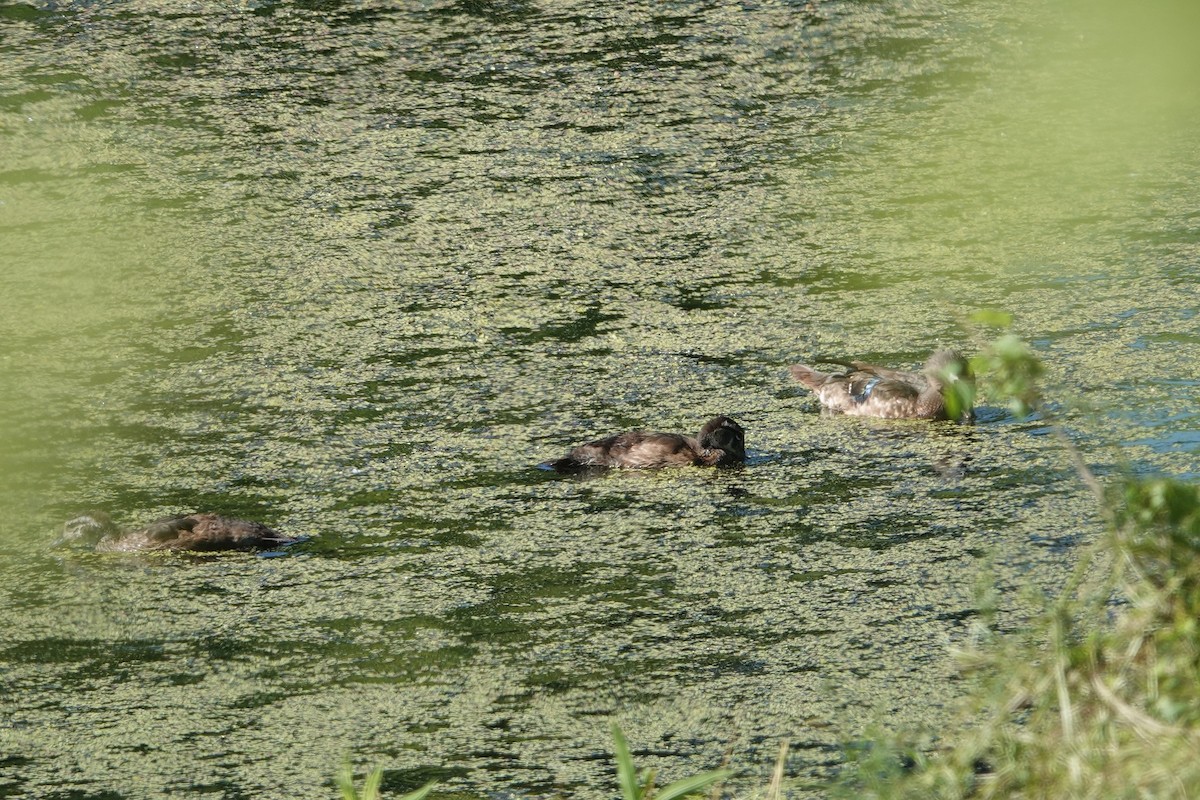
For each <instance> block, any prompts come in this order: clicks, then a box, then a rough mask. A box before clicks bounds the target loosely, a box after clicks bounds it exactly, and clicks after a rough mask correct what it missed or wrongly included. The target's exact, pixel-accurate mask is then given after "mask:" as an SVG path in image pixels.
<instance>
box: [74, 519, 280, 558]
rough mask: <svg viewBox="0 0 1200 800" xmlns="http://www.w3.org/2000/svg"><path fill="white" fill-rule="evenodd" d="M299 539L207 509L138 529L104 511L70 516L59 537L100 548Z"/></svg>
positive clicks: (252, 544) (251, 545) (229, 546)
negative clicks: (121, 524)
mask: <svg viewBox="0 0 1200 800" xmlns="http://www.w3.org/2000/svg"><path fill="white" fill-rule="evenodd" d="M298 541H300V540H299V539H297V538H295V537H292V536H288V535H286V534H282V533H279V532H278V531H275V530H272V529H271V528H268V527H267V526H266V525H263V524H262V523H259V522H252V521H251V520H246V519H235V518H233V517H223V516H221V515H220V514H208V513H201V514H181V515H180V516H177V517H163V518H162V519H157V520H155V521H154V522H151V523H150V524H149V525H147V526H146V527H144V528H141V529H138V530H122V529H121V528H119V527H118V526H117V525H116V523H114V522H113V520H112V518H111V517H110V516H109V515H108V514H106V513H104V512H103V511H90V512H88V513H86V514H80V515H79V516H77V517H74V518H73V519H70V520H67V522H66V524H65V525H64V526H63V535H62V538H60V539H59V540H58V542H59V544H66V543H78V544H84V545H88V546H91V547H93V548H94V549H95V550H97V551H99V552H133V551H139V550H193V551H209V552H211V551H215V550H266V549H272V548H275V547H281V546H283V545H288V544H293V543H295V542H298Z"/></svg>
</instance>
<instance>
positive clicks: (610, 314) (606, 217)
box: [0, 1, 1200, 798]
mask: <svg viewBox="0 0 1200 800" xmlns="http://www.w3.org/2000/svg"><path fill="white" fill-rule="evenodd" d="M1085 12H1086V13H1085ZM1101 12H1102V13H1101ZM1155 13H1156V14H1157V16H1146V15H1145V14H1143V13H1137V12H1135V11H1132V10H1130V9H1126V8H1124V7H1122V6H1118V5H1116V4H1112V5H1111V6H1109V5H1104V6H1102V7H1100V9H1099V12H1097V11H1096V9H1075V8H1072V7H1070V6H1063V7H1049V8H1042V7H1041V6H1037V7H1032V6H1026V5H1025V4H1023V3H1019V2H1018V3H989V2H980V3H935V2H921V1H918V2H890V1H882V2H870V3H849V2H845V3H842V2H821V3H816V4H811V5H806V4H804V3H765V4H761V5H756V4H750V5H746V6H740V7H733V6H725V5H721V4H667V3H645V4H639V3H631V4H618V7H597V6H593V5H587V4H580V5H574V4H570V3H561V4H554V3H545V4H539V3H523V2H507V3H505V2H495V3H489V2H462V3H443V2H428V3H411V4H397V5H392V4H385V3H378V4H376V3H365V4H340V3H311V4H297V5H295V6H292V5H282V4H280V5H276V4H270V3H247V4H238V5H236V7H233V6H220V7H217V6H212V7H207V6H203V5H193V6H176V5H175V4H161V5H160V4H157V3H153V2H133V3H122V4H91V3H80V4H71V3H61V4H55V5H53V6H45V7H37V8H35V7H33V6H25V5H19V4H16V5H12V4H10V5H0V281H2V283H0V386H2V389H3V391H0V438H2V441H3V445H2V447H0V509H2V510H3V512H4V513H3V515H0V794H2V795H5V796H13V797H23V796H28V797H76V798H79V797H89V798H91V797H97V798H98V797H131V798H132V797H155V796H162V795H165V794H168V793H170V794H178V795H206V794H207V795H216V796H222V797H318V796H330V795H331V794H332V793H333V788H332V783H331V781H332V777H333V776H334V774H335V773H336V771H337V767H338V765H339V763H340V762H341V760H342V759H343V758H344V757H345V756H347V755H349V756H350V757H351V758H352V759H353V761H354V762H355V763H356V764H358V765H360V766H363V765H375V764H377V765H380V766H382V767H384V768H385V770H386V777H385V781H384V786H385V789H386V790H388V791H390V792H397V791H399V790H401V789H404V788H408V787H414V786H417V785H420V784H421V783H423V782H424V781H425V780H428V779H429V778H438V779H440V780H441V781H442V782H443V786H444V787H446V788H448V789H451V790H456V791H461V792H463V793H465V794H466V795H468V796H479V797H482V796H500V797H507V796H519V797H526V796H545V795H553V794H562V795H565V796H572V797H608V796H613V795H614V793H615V783H614V780H613V766H612V760H611V756H610V753H611V743H610V741H609V739H608V727H609V724H610V721H617V722H619V723H620V724H621V725H622V727H623V728H624V729H625V731H626V732H627V733H628V734H629V736H630V739H631V743H632V745H633V748H634V755H635V759H636V760H637V761H638V762H639V764H644V765H648V766H654V767H656V768H658V769H660V770H661V772H662V774H663V777H664V779H672V778H676V777H681V776H683V775H687V774H692V773H694V772H697V771H700V770H704V769H710V768H713V767H715V766H717V765H718V764H719V763H720V761H721V759H722V757H723V756H724V754H725V753H726V752H730V753H731V754H732V762H733V765H734V766H735V767H737V768H738V769H740V770H741V771H742V773H741V777H740V778H738V779H737V780H736V781H735V782H734V784H733V786H734V787H735V788H739V787H740V788H748V787H759V786H762V785H764V784H765V782H766V780H767V775H768V774H769V770H770V767H771V764H772V762H773V760H774V757H775V754H776V752H777V748H778V741H779V739H781V738H783V737H787V738H789V739H790V740H791V741H792V749H791V753H790V756H789V760H788V775H789V777H790V778H792V779H794V780H795V781H797V783H798V785H799V787H800V788H799V789H798V790H797V796H801V795H803V794H804V793H805V792H804V790H803V787H804V785H805V784H806V783H810V782H811V781H815V780H820V779H822V778H824V777H826V776H828V775H830V774H831V773H832V772H833V771H834V770H835V769H836V765H837V764H838V762H839V761H840V759H841V758H842V755H841V745H842V744H843V743H845V742H847V741H853V740H854V739H856V738H857V737H859V736H861V735H862V734H863V732H864V731H865V730H866V729H867V728H868V727H869V726H870V725H871V724H872V723H874V722H877V721H881V720H882V721H886V722H887V723H888V724H889V725H894V726H896V727H903V726H906V725H919V724H932V725H935V726H937V725H941V724H943V723H944V720H945V719H947V718H948V717H949V716H950V713H951V709H952V707H953V704H954V703H955V701H956V699H957V698H958V697H959V696H960V695H961V693H962V692H963V691H964V687H965V684H964V682H963V681H962V680H960V679H959V678H958V677H957V673H956V670H955V666H954V663H953V661H952V659H951V657H950V650H951V648H952V647H953V646H954V645H959V644H962V643H964V641H965V640H966V639H967V638H968V636H969V630H968V628H969V625H970V623H971V620H972V619H973V609H974V607H975V599H974V595H973V587H974V585H975V583H976V582H977V581H978V580H979V577H980V574H981V571H982V570H983V569H984V567H985V565H986V564H989V563H991V564H993V569H994V572H995V580H996V581H997V583H998V585H999V587H1000V589H1001V593H1002V594H1001V596H1002V601H1001V602H1002V606H1003V608H1004V610H1005V613H1004V615H1003V616H1002V618H1001V619H1002V620H1003V621H1004V624H1006V625H1009V626H1012V625H1017V624H1019V623H1020V620H1021V618H1022V611H1023V600H1022V594H1021V592H1022V591H1023V590H1024V589H1025V588H1026V587H1029V586H1033V587H1039V588H1042V589H1046V590H1050V591H1053V590H1055V589H1056V588H1057V587H1058V586H1060V585H1061V583H1062V581H1063V580H1064V578H1065V577H1066V575H1067V572H1068V570H1069V569H1070V566H1071V563H1072V556H1073V553H1075V552H1076V550H1077V548H1078V547H1079V546H1081V545H1082V544H1085V543H1086V542H1088V541H1090V540H1091V538H1092V537H1093V536H1094V535H1095V533H1096V531H1097V526H1098V523H1097V515H1096V513H1095V510H1094V508H1093V507H1092V505H1091V504H1090V502H1089V500H1088V498H1087V496H1086V495H1085V493H1084V491H1083V490H1082V488H1081V487H1080V485H1079V482H1078V480H1077V479H1076V478H1075V477H1074V475H1073V471H1072V468H1071V465H1070V462H1069V460H1068V459H1067V458H1066V457H1065V456H1064V455H1063V453H1062V452H1061V449H1060V447H1059V445H1058V443H1057V442H1056V440H1055V438H1054V437H1053V436H1051V435H1048V434H1049V430H1048V428H1047V427H1046V423H1045V422H1044V421H1043V420H1037V419H1035V420H1031V421H1021V420H1015V419H1012V418H1011V417H1010V416H1008V414H1007V412H1006V411H1005V410H1004V409H1003V408H1002V406H1001V405H999V404H997V403H991V402H988V401H986V400H985V402H984V405H983V407H982V408H981V409H980V415H979V416H980V421H979V423H978V424H977V425H976V426H974V427H972V428H962V427H959V426H955V425H918V424H906V423H898V424H894V423H893V424H881V423H873V422H870V421H861V420H846V419H838V418H829V417H822V416H820V415H818V414H817V413H815V407H814V404H813V402H812V401H811V400H810V399H808V398H806V397H804V396H803V395H802V394H801V393H800V392H799V391H798V390H797V388H796V387H795V385H794V384H792V383H791V382H790V379H789V377H788V374H787V369H786V367H787V365H788V364H789V363H792V362H793V361H796V360H799V359H801V358H806V357H811V356H812V355H814V354H817V353H820V354H835V355H844V356H848V357H865V358H868V359H875V360H880V361H887V362H893V363H897V364H915V363H918V362H920V361H921V360H922V359H923V358H924V356H925V355H926V354H927V353H928V352H929V351H930V350H931V349H933V348H934V347H935V346H937V345H938V344H951V343H954V344H959V345H961V346H963V347H964V348H965V349H968V350H970V349H972V348H974V347H977V346H979V344H980V343H981V342H982V341H983V340H985V339H986V337H987V332H986V331H976V330H972V329H971V327H970V326H969V325H968V324H966V319H967V317H968V315H969V314H970V313H971V312H973V311H976V310H979V309H983V308H1003V309H1007V310H1009V311H1012V312H1013V313H1014V314H1015V316H1016V320H1017V323H1016V330H1017V332H1018V333H1020V334H1021V335H1022V336H1024V337H1025V338H1027V339H1028V340H1029V341H1031V342H1032V343H1033V345H1034V346H1035V349H1036V350H1037V352H1038V354H1039V355H1040V356H1041V357H1042V358H1043V359H1044V360H1045V362H1046V366H1047V395H1048V401H1049V405H1050V407H1051V408H1052V409H1053V410H1054V411H1055V413H1056V414H1057V415H1058V416H1059V417H1060V418H1061V419H1062V420H1063V422H1064V424H1065V427H1066V429H1067V431H1068V433H1069V435H1070V436H1071V438H1072V439H1073V440H1074V441H1075V442H1076V443H1077V444H1078V445H1079V446H1080V447H1081V448H1082V449H1083V450H1084V452H1085V454H1086V456H1087V458H1088V460H1089V462H1090V463H1092V464H1093V465H1094V466H1095V467H1096V469H1097V470H1098V471H1099V473H1100V474H1101V475H1102V476H1107V475H1112V474H1115V473H1118V472H1120V471H1124V470H1131V471H1134V472H1138V473H1159V472H1161V473H1169V474H1173V475H1179V476H1183V477H1185V478H1195V477H1196V475H1197V474H1198V473H1200V420H1198V413H1197V397H1198V396H1200V376H1198V375H1197V373H1196V367H1195V365H1196V364H1197V363H1200V359H1198V357H1197V356H1198V355H1200V335H1198V331H1197V308H1198V304H1197V288H1196V287H1197V277H1198V273H1200V269H1198V261H1200V259H1198V255H1200V246H1198V240H1200V234H1197V229H1196V220H1197V216H1198V215H1200V205H1198V201H1197V194H1196V192H1195V186H1196V185H1197V179H1198V177H1200V175H1198V173H1200V152H1198V150H1200V148H1198V146H1197V143H1196V137H1195V136H1194V131H1195V129H1196V121H1197V111H1198V110H1200V109H1198V108H1197V103H1196V98H1195V97H1193V94H1194V90H1193V87H1194V86H1195V85H1196V81H1195V80H1193V78H1194V77H1196V73H1197V71H1198V69H1197V64H1196V57H1195V56H1194V54H1193V52H1192V50H1193V48H1192V46H1191V44H1190V43H1191V42H1192V41H1194V37H1192V36H1190V35H1184V34H1185V33H1186V32H1188V31H1191V30H1195V23H1196V19H1195V15H1194V12H1192V11H1190V9H1189V8H1188V7H1185V6H1183V5H1182V4H1180V5H1178V6H1177V7H1171V6H1167V7H1164V8H1163V9H1162V10H1160V11H1158V12H1155ZM717 413H727V414H730V415H731V416H733V417H735V418H736V419H737V420H738V421H739V422H741V423H742V424H743V425H744V426H745V427H746V429H747V440H748V447H749V449H750V451H751V458H750V462H749V463H748V465H747V466H746V467H745V468H743V469H739V470H727V471H719V472H718V471H704V470H694V471H691V470H688V471H672V472H665V473H658V474H639V473H621V474H612V475H609V476H605V477H601V478H595V479H578V478H563V477H559V476H555V475H549V474H546V473H543V472H540V471H538V470H535V469H533V465H534V464H536V463H537V462H539V461H542V460H545V459H547V458H551V457H555V456H557V455H561V454H562V453H563V452H565V450H566V449H567V448H568V447H570V446H571V445H574V444H578V443H580V442H583V441H586V440H588V439H591V438H594V437H595V436H597V435H602V434H606V433H612V432H616V431H619V430H624V429H628V428H632V427H643V426H644V427H650V428H656V429H663V430H680V431H689V432H694V430H695V429H696V428H698V427H699V425H700V424H701V423H702V422H703V421H704V420H705V419H707V418H708V417H710V416H712V415H714V414H717ZM88 508H103V509H107V510H109V511H110V512H111V513H112V514H113V515H114V517H116V518H117V519H118V520H119V521H121V522H124V523H125V524H128V525H136V524H139V523H144V522H146V521H149V520H150V519H153V518H155V517H157V516H160V515H163V514H168V513H178V512H180V511H187V510H217V511H224V512H226V513H232V514H239V515H244V516H250V517H253V518H255V519H260V520H262V521H264V522H266V523H268V524H270V525H272V526H274V527H278V528H279V529H281V530H285V531H287V532H289V533H295V534H304V535H308V536H310V537H311V539H310V540H309V541H308V542H306V543H304V544H302V545H300V546H298V547H296V548H294V549H292V550H291V551H290V553H288V554H287V555H285V556H284V557H279V558H259V557H254V556H245V555H230V556H227V557H216V558H203V559H200V558H189V557H177V556H170V557H137V556H121V555H112V554H103V555H102V554H84V553H76V552H69V551H67V552H64V551H60V550H54V549H52V548H51V547H50V543H51V542H52V541H53V539H54V537H55V536H56V534H57V532H58V531H59V529H60V527H61V525H62V522H63V520H65V519H66V518H68V517H69V516H71V515H72V514H73V513H75V512H77V511H79V510H81V509H88ZM813 793H814V794H816V793H818V792H813Z"/></svg>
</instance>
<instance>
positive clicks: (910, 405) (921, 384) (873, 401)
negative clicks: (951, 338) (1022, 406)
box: [789, 349, 975, 422]
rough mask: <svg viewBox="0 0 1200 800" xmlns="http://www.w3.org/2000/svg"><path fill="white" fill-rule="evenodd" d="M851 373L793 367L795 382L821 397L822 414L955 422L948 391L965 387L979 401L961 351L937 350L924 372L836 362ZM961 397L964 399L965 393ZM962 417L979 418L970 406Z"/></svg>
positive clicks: (797, 365) (832, 361) (968, 404)
mask: <svg viewBox="0 0 1200 800" xmlns="http://www.w3.org/2000/svg"><path fill="white" fill-rule="evenodd" d="M828 363H831V364H838V365H841V366H843V367H846V368H847V369H846V370H845V371H842V372H820V371H818V370H816V369H814V368H812V367H810V366H808V365H807V364H793V365H792V366H791V367H789V370H790V371H791V373H792V377H793V378H795V379H796V380H797V381H799V382H800V383H802V384H804V385H805V386H806V387H807V388H808V389H809V390H810V391H812V393H813V394H815V395H816V396H817V400H819V401H820V403H821V406H822V408H823V409H825V410H826V411H828V412H830V413H834V414H847V415H850V416H857V417H881V418H884V419H930V420H945V419H949V418H950V412H949V411H948V410H947V402H946V392H947V390H948V389H950V388H951V387H952V386H953V385H954V384H956V383H959V382H966V383H967V384H968V385H969V387H970V388H969V389H968V392H967V396H969V397H973V396H974V383H975V378H974V375H973V374H972V373H971V366H970V364H969V363H968V362H967V359H966V358H964V357H963V356H962V354H960V353H959V352H958V351H957V350H952V349H941V350H936V351H934V353H933V354H932V355H931V356H929V358H928V359H927V360H926V361H925V365H924V366H923V367H922V368H921V370H920V371H919V372H908V371H905V370H898V369H888V368H887V367H879V366H875V365H873V364H867V363H864V362H862V361H849V362H843V361H835V360H829V361H828ZM959 396H962V395H961V394H960V395H959ZM966 406H967V407H966V408H965V409H964V410H963V411H962V412H961V413H960V415H959V417H960V421H963V422H970V421H973V420H974V419H975V412H974V411H973V410H972V408H971V403H970V402H969V401H968V402H967V403H966Z"/></svg>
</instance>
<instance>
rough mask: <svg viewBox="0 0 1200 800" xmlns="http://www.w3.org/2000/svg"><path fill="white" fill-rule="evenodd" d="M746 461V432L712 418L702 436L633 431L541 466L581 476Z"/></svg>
mask: <svg viewBox="0 0 1200 800" xmlns="http://www.w3.org/2000/svg"><path fill="white" fill-rule="evenodd" d="M745 460H746V432H745V431H744V430H743V429H742V426H741V425H738V424H737V423H736V422H734V421H733V420H732V419H730V418H729V417H713V418H712V419H710V420H709V421H708V422H706V423H704V427H703V428H701V429H700V433H699V435H697V436H695V437H692V436H685V435H683V434H681V433H656V432H652V431H632V432H630V433H619V434H617V435H615V436H609V437H608V438H606V439H597V440H596V441H594V442H588V443H587V444H583V445H580V446H579V447H576V448H575V449H573V450H572V451H571V452H569V453H567V454H566V455H565V456H564V457H562V458H560V459H557V460H555V461H547V462H545V463H543V464H539V465H538V466H540V467H541V468H542V469H553V470H556V471H558V472H579V471H581V470H588V469H602V468H606V467H621V468H625V469H658V468H660V467H689V466H691V467H712V466H718V467H723V466H729V465H732V464H741V463H742V462H743V461H745Z"/></svg>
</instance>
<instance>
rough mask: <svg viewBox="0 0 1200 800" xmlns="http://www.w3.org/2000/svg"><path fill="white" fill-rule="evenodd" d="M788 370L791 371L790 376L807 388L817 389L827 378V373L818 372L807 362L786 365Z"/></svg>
mask: <svg viewBox="0 0 1200 800" xmlns="http://www.w3.org/2000/svg"><path fill="white" fill-rule="evenodd" d="M788 371H790V372H791V373H792V377H793V378H795V379H796V380H797V381H799V382H800V383H803V384H804V385H805V386H807V387H808V388H809V389H817V388H819V387H821V386H823V385H824V384H825V381H827V380H829V375H828V373H825V372H818V371H817V370H815V369H813V368H812V367H810V366H808V365H807V364H792V365H791V366H790V367H788Z"/></svg>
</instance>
